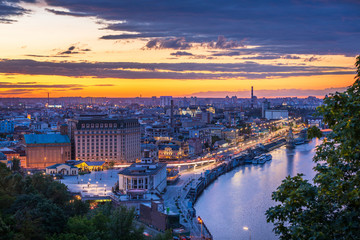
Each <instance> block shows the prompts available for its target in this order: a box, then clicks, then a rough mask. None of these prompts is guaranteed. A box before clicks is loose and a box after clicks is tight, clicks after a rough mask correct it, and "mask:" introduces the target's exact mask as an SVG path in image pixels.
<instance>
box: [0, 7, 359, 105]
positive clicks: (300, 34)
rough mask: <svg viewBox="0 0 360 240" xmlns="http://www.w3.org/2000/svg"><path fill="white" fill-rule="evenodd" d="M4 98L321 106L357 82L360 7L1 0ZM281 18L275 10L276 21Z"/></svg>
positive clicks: (0, 69) (0, 78)
mask: <svg viewBox="0 0 360 240" xmlns="http://www.w3.org/2000/svg"><path fill="white" fill-rule="evenodd" d="M0 9H2V10H1V11H0V31H1V33H2V38H1V39H0V44H1V47H0V49H1V56H0V82H1V83H0V88H1V89H0V97H47V93H48V92H50V93H51V96H52V97H66V96H82V97H87V96H93V97H109V98H115V97H120V98H121V97H124V98H126V97H138V96H140V95H141V96H143V97H151V96H161V95H172V96H175V97H182V96H187V97H188V96H197V97H225V96H227V95H229V96H234V95H236V96H238V97H245V96H249V91H250V87H251V86H254V89H255V95H256V96H258V97H286V96H290V97H291V96H299V97H305V96H309V95H311V96H317V97H321V96H324V95H325V94H327V93H329V92H335V91H343V90H345V88H346V87H347V86H349V85H351V84H352V83H353V82H354V78H353V75H354V72H355V67H354V65H353V63H354V58H355V55H356V54H358V52H359V47H358V46H357V39H359V36H360V33H359V31H358V30H359V29H360V21H359V20H360V17H359V16H358V10H360V4H359V3H358V2H356V1H321V2H318V1H307V2H297V1H293V2H289V1H277V2H276V3H269V2H268V1H257V2H256V3H248V2H246V1H227V2H225V3H220V2H219V1H210V2H209V1H206V2H192V1H189V2H184V1H172V2H171V3H168V2H166V1H165V2H162V1H156V2H148V1H123V2H121V3H114V2H102V3H97V2H87V1H81V0H77V1H56V0H49V1H32V0H27V1H17V0H15V1H3V2H1V3H0ZM270 10H271V11H270Z"/></svg>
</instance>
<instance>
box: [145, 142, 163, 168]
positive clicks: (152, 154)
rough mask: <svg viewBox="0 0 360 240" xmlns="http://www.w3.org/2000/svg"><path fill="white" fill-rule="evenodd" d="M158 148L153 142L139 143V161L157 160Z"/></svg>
mask: <svg viewBox="0 0 360 240" xmlns="http://www.w3.org/2000/svg"><path fill="white" fill-rule="evenodd" d="M158 152H159V149H158V147H157V146H156V145H155V144H151V143H148V144H141V162H143V163H154V162H158V161H159V156H158Z"/></svg>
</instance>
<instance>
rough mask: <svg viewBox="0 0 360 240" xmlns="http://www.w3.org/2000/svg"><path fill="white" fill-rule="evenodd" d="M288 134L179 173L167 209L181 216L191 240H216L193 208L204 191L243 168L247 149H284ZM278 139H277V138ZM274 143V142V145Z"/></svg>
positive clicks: (166, 199)
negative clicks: (285, 137) (222, 176)
mask: <svg viewBox="0 0 360 240" xmlns="http://www.w3.org/2000/svg"><path fill="white" fill-rule="evenodd" d="M285 134H286V130H284V129H283V130H282V131H280V132H278V133H276V134H272V135H267V136H264V137H263V138H260V139H255V140H249V141H246V142H244V143H242V144H241V145H240V146H237V147H233V148H231V150H230V148H228V149H227V150H226V151H221V152H223V153H224V155H223V157H222V160H220V161H216V162H209V163H207V164H205V165H201V166H199V165H198V166H191V167H189V168H188V169H186V170H183V171H181V172H180V175H181V177H180V179H179V181H178V182H177V183H176V184H175V185H170V186H167V191H166V193H165V194H164V195H163V199H164V203H165V206H166V207H168V208H170V210H171V211H172V212H177V213H179V215H180V223H181V224H182V225H183V226H185V227H186V228H187V229H188V230H189V231H190V238H191V239H213V237H212V235H211V233H210V231H209V230H208V229H207V227H206V223H205V222H203V221H201V222H202V223H199V221H198V217H200V218H201V216H198V215H197V214H196V211H195V208H194V204H195V203H196V200H197V198H198V197H199V196H200V195H201V193H202V191H203V190H204V189H205V188H206V187H207V186H208V185H210V184H211V183H212V182H213V181H214V180H216V179H217V178H218V177H219V176H221V175H222V174H224V173H226V172H228V171H231V170H232V169H234V168H235V167H237V166H240V165H241V164H244V161H243V159H242V158H241V156H242V154H244V153H245V152H246V151H247V150H248V149H250V148H253V147H255V146H256V145H258V144H259V143H262V144H265V145H269V147H271V148H272V149H273V148H276V147H280V146H282V145H283V143H284V141H283V137H284V135H285ZM274 136H275V137H274ZM271 140H272V141H271Z"/></svg>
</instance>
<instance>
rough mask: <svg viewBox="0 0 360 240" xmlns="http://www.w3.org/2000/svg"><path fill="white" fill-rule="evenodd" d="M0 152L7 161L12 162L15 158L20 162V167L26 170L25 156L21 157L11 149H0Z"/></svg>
mask: <svg viewBox="0 0 360 240" xmlns="http://www.w3.org/2000/svg"><path fill="white" fill-rule="evenodd" d="M0 152H1V153H3V154H5V155H6V157H7V159H9V160H12V159H14V158H17V159H19V160H20V166H21V167H22V168H26V156H24V155H22V154H21V153H20V152H16V151H15V150H13V149H10V148H1V149H0Z"/></svg>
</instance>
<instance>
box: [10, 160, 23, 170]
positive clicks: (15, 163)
mask: <svg viewBox="0 0 360 240" xmlns="http://www.w3.org/2000/svg"><path fill="white" fill-rule="evenodd" d="M12 164H13V166H12V170H13V171H16V172H17V171H20V169H21V167H20V159H18V158H13V159H12Z"/></svg>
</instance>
